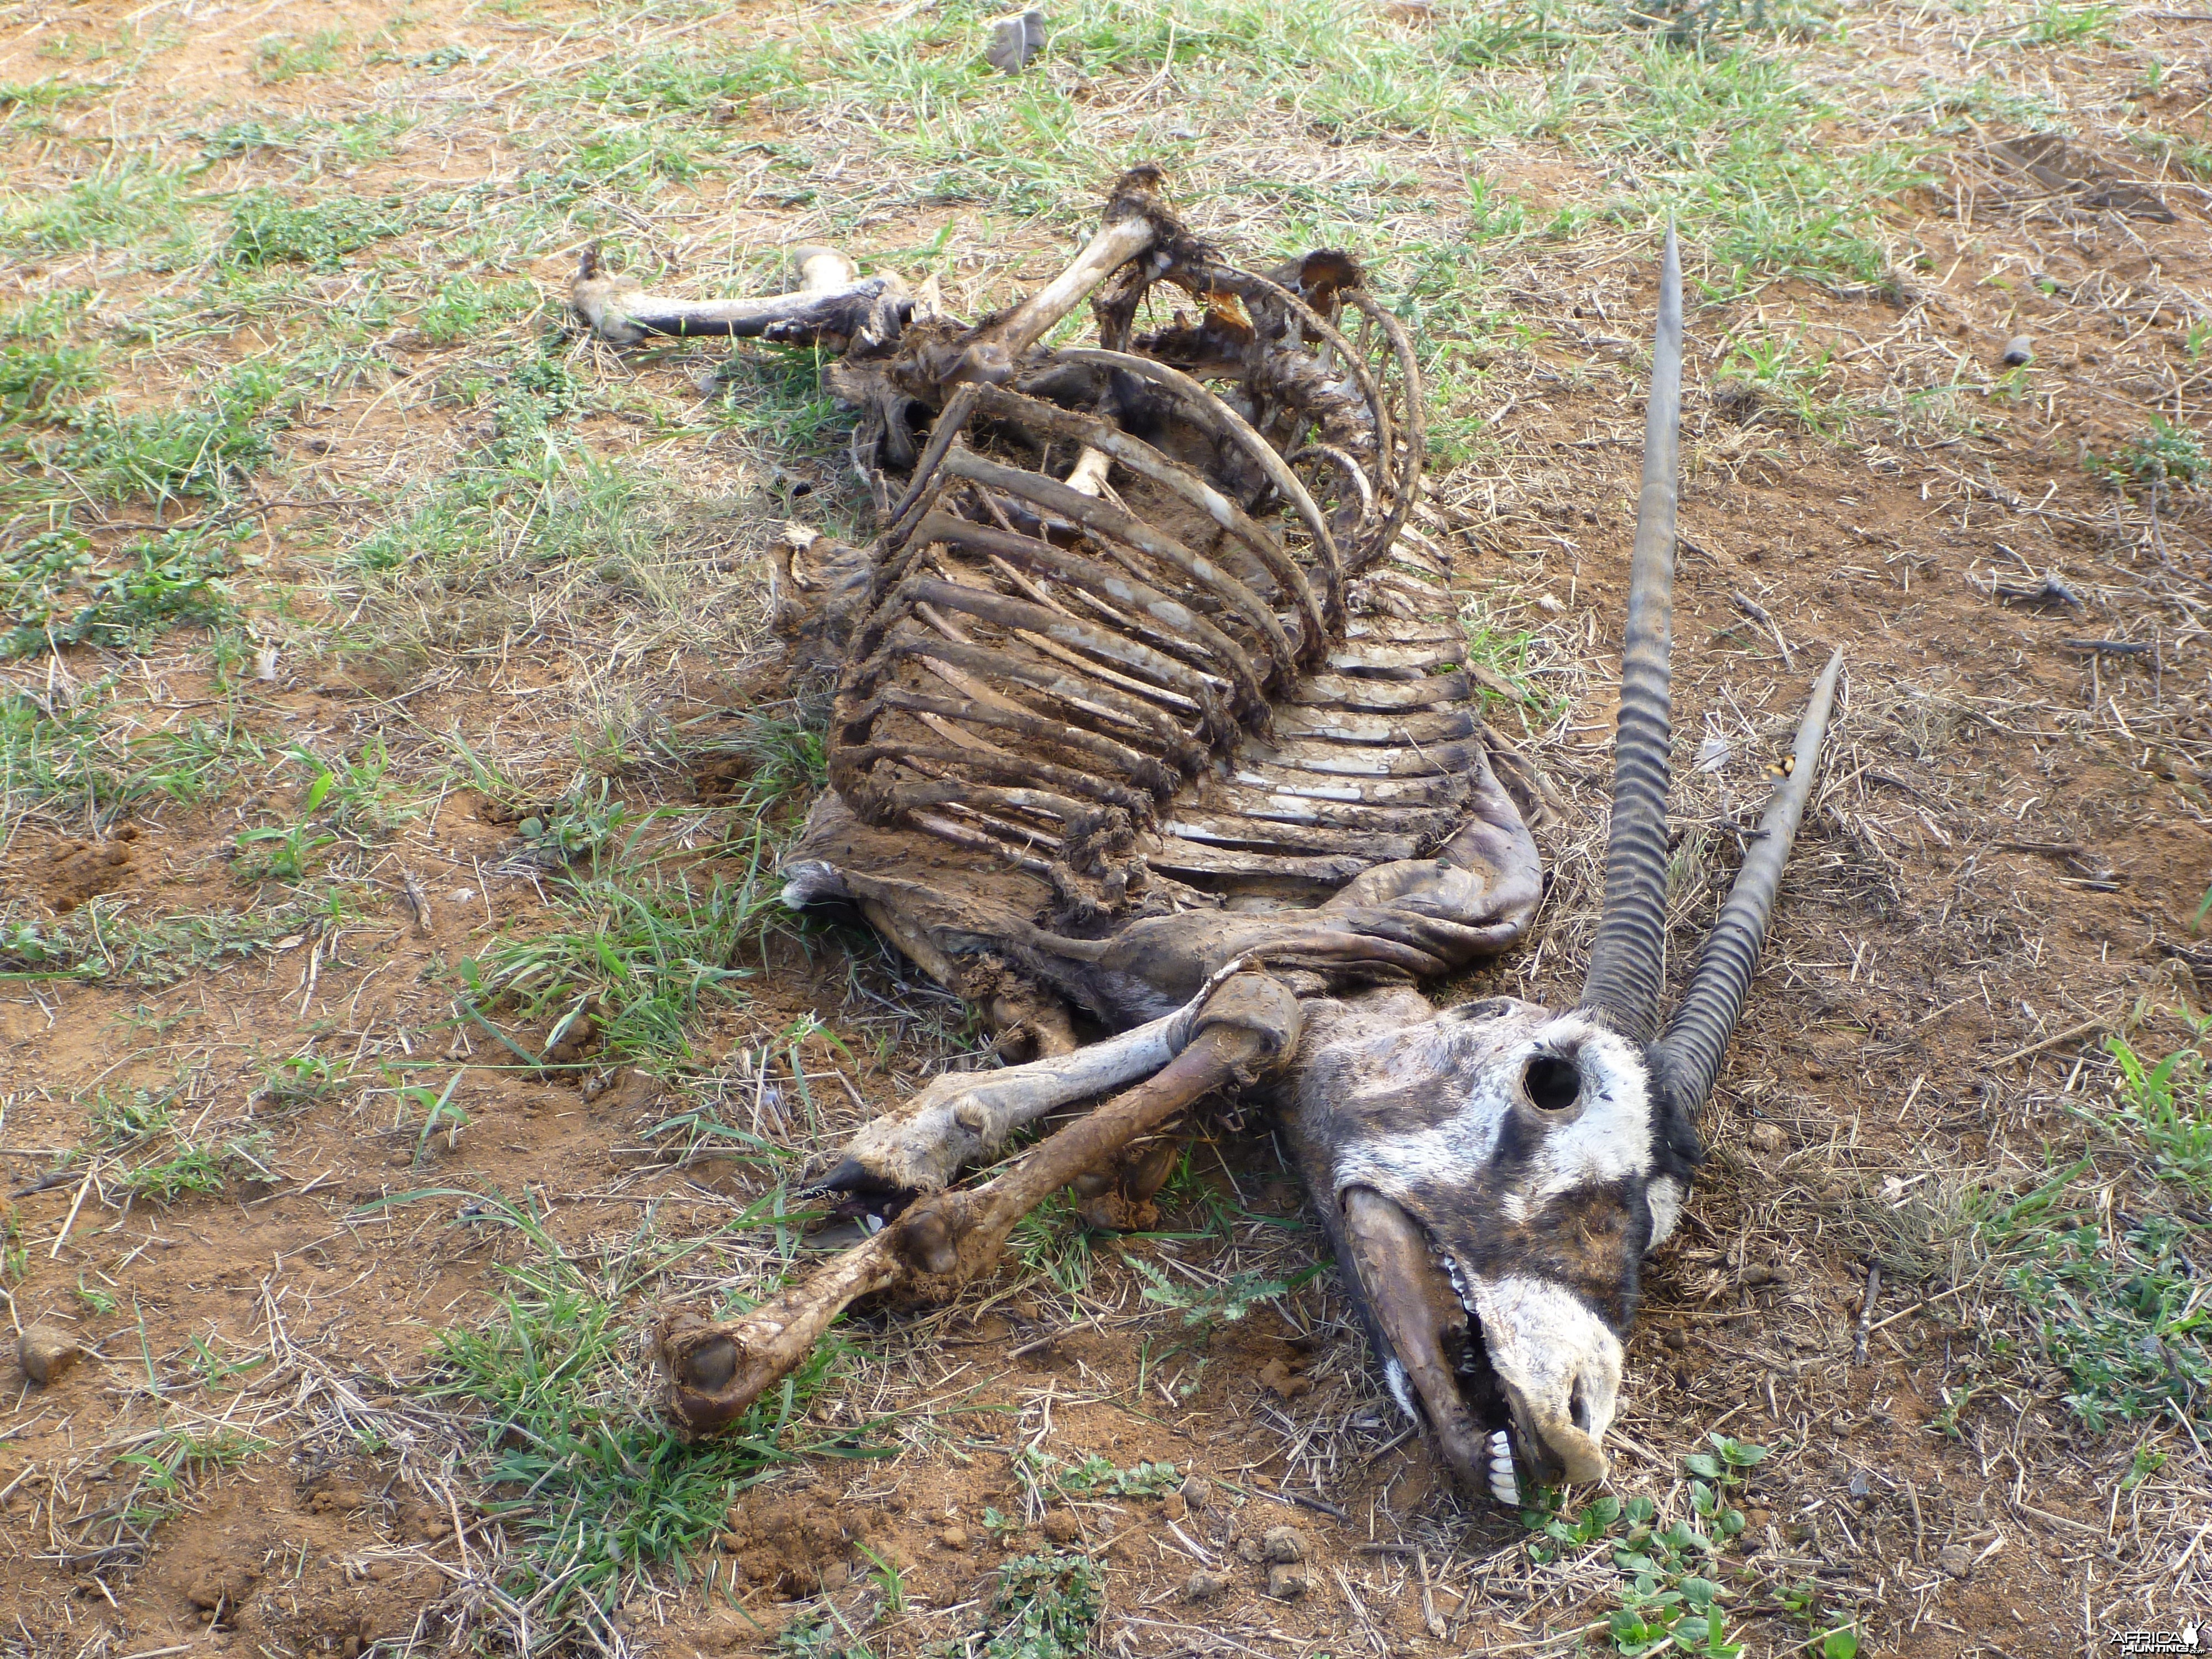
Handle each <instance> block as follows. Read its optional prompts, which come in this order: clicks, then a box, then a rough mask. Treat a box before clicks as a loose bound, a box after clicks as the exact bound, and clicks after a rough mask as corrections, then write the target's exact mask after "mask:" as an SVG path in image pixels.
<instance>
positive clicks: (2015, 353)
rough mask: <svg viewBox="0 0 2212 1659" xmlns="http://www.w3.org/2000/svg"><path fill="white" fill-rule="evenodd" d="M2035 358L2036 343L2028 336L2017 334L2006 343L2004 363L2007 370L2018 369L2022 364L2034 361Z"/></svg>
mask: <svg viewBox="0 0 2212 1659" xmlns="http://www.w3.org/2000/svg"><path fill="white" fill-rule="evenodd" d="M2034 356H2035V342H2034V341H2033V340H2031V339H2029V338H2028V337H2027V335H2025V334H2015V335H2014V336H2013V337H2012V338H2011V339H2009V340H2008V341H2006V342H2005V349H2004V358H2003V362H2004V366H2005V367H2006V368H2019V367H2020V366H2021V364H2022V363H2025V362H2031V361H2033V358H2034Z"/></svg>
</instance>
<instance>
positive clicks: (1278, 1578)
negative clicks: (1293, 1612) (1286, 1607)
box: [1267, 1562, 1307, 1601]
mask: <svg viewBox="0 0 2212 1659" xmlns="http://www.w3.org/2000/svg"><path fill="white" fill-rule="evenodd" d="M1306 1589H1307V1580H1306V1570H1305V1569H1304V1567H1302V1566H1294V1565H1291V1564H1290V1563H1289V1562H1281V1563H1278V1564H1277V1565H1274V1566H1272V1567H1270V1568H1268V1569H1267V1594H1268V1595H1272V1596H1273V1597H1274V1598H1275V1600H1277V1601H1297V1599H1298V1597H1300V1596H1301V1595H1304V1594H1305V1593H1306Z"/></svg>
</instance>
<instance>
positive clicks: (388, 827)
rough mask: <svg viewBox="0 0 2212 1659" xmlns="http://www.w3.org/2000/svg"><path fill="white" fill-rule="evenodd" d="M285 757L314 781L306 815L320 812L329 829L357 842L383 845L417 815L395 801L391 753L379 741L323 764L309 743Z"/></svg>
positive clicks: (293, 748)
mask: <svg viewBox="0 0 2212 1659" xmlns="http://www.w3.org/2000/svg"><path fill="white" fill-rule="evenodd" d="M284 758H285V759H286V760H288V761H289V762H291V763H293V764H294V765H295V766H297V767H300V768H301V769H304V770H305V771H306V772H307V775H308V777H309V778H310V779H311V780H312V781H311V782H310V783H309V785H308V799H307V807H306V810H307V811H309V812H315V811H321V812H322V813H323V814H324V815H325V817H326V818H327V819H328V820H329V823H330V826H331V828H332V829H336V830H338V831H339V832H341V833H342V834H344V835H349V836H353V837H354V838H355V839H356V840H357V841H362V842H370V841H376V840H381V839H383V838H384V837H386V836H390V835H391V834H392V832H393V831H394V830H396V829H398V828H399V827H400V825H402V824H404V823H409V822H410V821H411V820H412V819H414V818H415V817H417V816H418V815H419V814H418V809H416V808H415V807H412V806H409V805H402V804H401V803H399V802H398V801H396V800H394V799H392V795H393V787H392V781H391V772H392V751H391V750H389V749H387V748H386V746H385V742H384V739H383V738H381V737H373V738H369V739H368V742H366V743H364V744H362V746H361V748H360V750H358V751H357V752H356V753H355V754H353V755H351V756H348V755H346V754H345V753H344V752H343V750H341V751H339V752H338V754H337V756H336V757H335V758H333V759H331V760H329V761H325V760H324V759H323V758H322V757H320V756H319V755H317V754H316V753H315V752H314V750H312V749H309V748H308V747H307V745H306V744H293V745H292V747H291V748H289V749H288V750H285V751H284Z"/></svg>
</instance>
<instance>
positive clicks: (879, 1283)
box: [654, 974, 1301, 1434]
mask: <svg viewBox="0 0 2212 1659" xmlns="http://www.w3.org/2000/svg"><path fill="white" fill-rule="evenodd" d="M1194 1024H1195V1025H1196V1028H1197V1029H1196V1031H1195V1033H1194V1036H1192V1038H1191V1040H1190V1042H1189V1043H1188V1046H1187V1047H1185V1048H1183V1049H1182V1052H1181V1053H1180V1054H1176V1057H1175V1058H1174V1059H1173V1060H1170V1061H1169V1062H1168V1063H1167V1065H1166V1066H1164V1067H1162V1068H1161V1070H1160V1071H1158V1073H1155V1074H1154V1075H1153V1076H1152V1077H1151V1078H1149V1079H1146V1081H1145V1082H1143V1083H1140V1084H1139V1085H1137V1086H1136V1087H1135V1088H1133V1089H1131V1090H1129V1091H1127V1092H1126V1093H1123V1094H1121V1095H1118V1096H1116V1097H1115V1098H1114V1099H1112V1100H1110V1101H1109V1102H1107V1103H1105V1104H1104V1105H1103V1106H1101V1107H1099V1108H1098V1109H1097V1110H1096V1111H1093V1112H1091V1114H1090V1115H1088V1116H1085V1117H1083V1118H1079V1119H1078V1120H1077V1121H1075V1122H1073V1123H1072V1124H1070V1125H1068V1127H1066V1128H1064V1129H1062V1130H1060V1131H1059V1132H1058V1133H1055V1134H1054V1135H1052V1136H1050V1137H1049V1138H1048V1139H1045V1140H1043V1141H1041V1142H1039V1143H1038V1145H1037V1146H1035V1147H1034V1148H1032V1149H1031V1150H1030V1152H1028V1153H1026V1154H1024V1156H1023V1157H1022V1158H1020V1160H1019V1161H1018V1162H1017V1163H1015V1164H1013V1165H1012V1167H1010V1168H1009V1169H1007V1170H1006V1171H1005V1173H1003V1174H1001V1175H1000V1176H998V1177H997V1178H995V1179H994V1180H993V1181H990V1182H987V1183H986V1184H985V1185H983V1186H981V1187H979V1188H975V1190H974V1191H972V1192H943V1193H938V1194H933V1195H932V1196H930V1197H928V1198H926V1199H924V1200H921V1202H919V1203H917V1204H915V1206H912V1207H911V1208H910V1209H908V1211H907V1212H905V1213H904V1214H902V1216H900V1217H899V1218H898V1219H897V1220H896V1221H894V1222H892V1223H891V1224H890V1225H888V1226H886V1227H885V1228H884V1230H883V1231H881V1232H879V1233H878V1234H877V1235H876V1236H875V1237H872V1238H871V1239H870V1240H868V1242H867V1243H865V1244H861V1245H859V1246H856V1247H855V1248H854V1249H850V1250H848V1251H846V1252H845V1253H844V1254H843V1255H840V1256H838V1257H836V1259H835V1260H833V1261H830V1262H829V1263H828V1264H827V1265H826V1266H825V1267H823V1268H822V1269H821V1270H820V1271H819V1272H817V1273H815V1274H814V1275H813V1276H812V1277H811V1278H810V1279H807V1281H806V1282H805V1284H803V1285H799V1286H798V1287H796V1288H795V1289H793V1290H790V1291H786V1292H785V1293H784V1294H783V1295H781V1296H780V1297H776V1298H775V1300H773V1301H771V1302H767V1303H763V1304H762V1305H761V1306H759V1307H758V1308H756V1309H754V1310H752V1311H751V1312H750V1313H749V1314H746V1315H745V1316H744V1317H742V1318H740V1319H736V1320H732V1321H729V1322H725V1323H720V1324H712V1323H708V1322H707V1321H704V1320H702V1319H700V1318H699V1317H698V1316H696V1315H694V1314H690V1313H678V1314H676V1315H674V1316H670V1317H668V1318H665V1319H664V1320H662V1321H661V1322H660V1323H659V1326H658V1327H657V1328H656V1329H655V1332H654V1340H655V1344H656V1346H657V1347H658V1349H659V1356H660V1360H661V1363H662V1364H663V1365H664V1366H665V1368H666V1370H667V1372H668V1378H669V1384H668V1412H669V1415H670V1416H671V1418H673V1419H674V1420H675V1422H676V1423H677V1425H678V1426H679V1427H680V1428H681V1429H683V1430H684V1431H686V1432H688V1433H692V1434H702V1433H709V1432H712V1431H714V1430H716V1429H719V1428H722V1427H725V1426H726V1425H728V1424H730V1423H731V1422H732V1421H734V1420H735V1419H737V1418H738V1416H739V1415H740V1414H741V1413H743V1412H744V1409H745V1407H748V1406H750V1404H752V1402H753V1401H756V1400H757V1399H758V1398H759V1397H760V1396H761V1395H762V1394H763V1392H765V1391H766V1390H767V1389H769V1387H771V1386H772V1385H773V1384H775V1383H776V1382H777V1381H778V1380H780V1379H781V1378H782V1377H783V1376H787V1375H788V1374H789V1373H790V1372H791V1371H792V1370H793V1369H794V1368H796V1367H797V1366H798V1364H799V1362H800V1361H801V1360H803V1359H804V1358H805V1357H806V1352H807V1350H808V1349H810V1348H811V1347H812V1346H814V1344H815V1343H816V1342H817V1340H820V1338H821V1336H822V1334H823V1333H824V1332H825V1331H827V1330H828V1329H829V1327H830V1325H831V1324H832V1323H833V1322H835V1321H836V1317H837V1316H838V1315H839V1314H841V1313H842V1312H843V1311H844V1310H845V1309H846V1308H847V1307H848V1306H850V1305H851V1304H853V1303H854V1302H855V1301H857V1300H859V1299H860V1297H864V1296H867V1295H871V1294H874V1293H878V1292H882V1291H901V1292H904V1293H908V1294H912V1295H915V1296H919V1297H933V1298H942V1297H947V1296H950V1295H952V1294H954V1293H955V1292H957V1291H958V1290H959V1289H960V1288H961V1287H962V1286H963V1285H966V1284H967V1283H968V1282H969V1280H970V1279H974V1278H975V1276H976V1275H977V1274H979V1273H981V1272H983V1271H984V1270H985V1269H986V1268H987V1267H990V1266H991V1264H992V1263H993V1262H994V1261H997V1259H998V1255H999V1251H1000V1247H1001V1246H1003V1245H1004V1244H1005V1243H1006V1236H1007V1234H1009V1233H1011V1232H1012V1231H1013V1229H1014V1225H1015V1224H1016V1223H1017V1222H1018V1221H1019V1220H1020V1219H1021V1218H1022V1217H1023V1216H1024V1215H1026V1214H1028V1213H1029V1212H1030V1210H1032V1209H1034V1208H1035V1207H1036V1206H1037V1205H1038V1204H1040V1203H1042V1201H1043V1200H1045V1199H1046V1198H1048V1197H1049V1196H1050V1195H1051V1194H1054V1192H1057V1191H1058V1190H1059V1189H1060V1188H1062V1187H1065V1186H1066V1185H1067V1184H1068V1183H1069V1182H1073V1181H1074V1180H1075V1179H1076V1178H1077V1177H1078V1176H1080V1175H1082V1174H1083V1173H1084V1172H1085V1170H1092V1169H1096V1168H1097V1167H1098V1166H1099V1165H1100V1164H1103V1163H1105V1162H1107V1161H1108V1160H1109V1159H1110V1158H1113V1157H1114V1155H1115V1153H1116V1152H1119V1151H1120V1150H1121V1148H1122V1147H1123V1146H1127V1145H1128V1143H1129V1142H1131V1141H1132V1140H1134V1139H1137V1138H1138V1137H1139V1136H1140V1135H1142V1134H1144V1133H1146V1132H1147V1131H1149V1130H1151V1129H1153V1128H1155V1127H1158V1126H1159V1125H1160V1124H1163V1123H1164V1122H1166V1121H1168V1120H1169V1119H1170V1118H1171V1117H1173V1116H1174V1115H1176V1113H1178V1112H1180V1111H1182V1110H1183V1109H1185V1108H1186V1107H1188V1105H1190V1104H1191V1103H1192V1102H1194V1101H1195V1100H1197V1099H1199V1098H1200V1097H1202V1096H1205V1095H1206V1094H1209V1093H1211V1092H1212V1091H1214V1090H1216V1089H1218V1088H1221V1087H1223V1086H1224V1085H1227V1084H1229V1083H1231V1082H1237V1081H1247V1080H1251V1079H1256V1078H1257V1077H1259V1076H1261V1075H1264V1074H1265V1073H1268V1072H1272V1071H1273V1070H1275V1069H1277V1068H1278V1067H1279V1066H1281V1065H1282V1064H1283V1063H1284V1062H1285V1061H1286V1060H1288V1059H1289V1058H1290V1056H1291V1054H1293V1053H1294V1052H1296V1050H1297V1042H1298V1036H1299V1033H1300V1030H1301V1021H1300V1014H1299V1008H1298V1004H1297V999H1296V998H1294V997H1293V996H1292V995H1291V993H1290V992H1289V990H1288V989H1286V988H1285V987H1284V986H1283V985H1281V984H1280V983H1279V982H1278V981H1274V980H1273V979H1269V978H1267V977H1266V976H1264V975H1258V974H1238V975H1236V976H1234V977H1233V978H1231V979H1230V980H1229V981H1227V982H1226V983H1225V984H1223V985H1222V986H1221V987H1220V989H1219V990H1218V991H1216V992H1214V994H1212V997H1210V998H1209V999H1207V1000H1206V1006H1205V1008H1204V1010H1203V1012H1200V1014H1199V1015H1198V1017H1197V1018H1196V1020H1195V1022H1194Z"/></svg>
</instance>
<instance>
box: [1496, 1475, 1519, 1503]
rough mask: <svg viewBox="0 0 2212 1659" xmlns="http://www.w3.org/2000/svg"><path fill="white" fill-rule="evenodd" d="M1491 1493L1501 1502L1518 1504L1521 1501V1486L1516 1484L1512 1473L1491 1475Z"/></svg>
mask: <svg viewBox="0 0 2212 1659" xmlns="http://www.w3.org/2000/svg"><path fill="white" fill-rule="evenodd" d="M1490 1495H1491V1496H1492V1498H1496V1499H1497V1500H1498V1502H1499V1503H1501V1504H1517V1503H1519V1502H1520V1501H1521V1488H1520V1487H1519V1486H1516V1485H1515V1484H1514V1481H1513V1477H1512V1476H1511V1475H1510V1474H1505V1475H1499V1474H1492V1476H1491V1477H1490Z"/></svg>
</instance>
